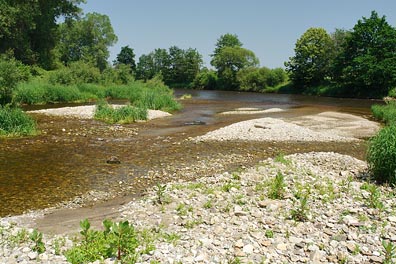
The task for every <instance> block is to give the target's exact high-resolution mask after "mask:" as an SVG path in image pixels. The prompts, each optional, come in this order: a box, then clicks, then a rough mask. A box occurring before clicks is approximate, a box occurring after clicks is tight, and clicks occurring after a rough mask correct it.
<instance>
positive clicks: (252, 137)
mask: <svg viewBox="0 0 396 264" xmlns="http://www.w3.org/2000/svg"><path fill="white" fill-rule="evenodd" d="M193 140H195V141H210V140H218V141H227V140H248V141H280V142H285V141H286V142H287V141H309V142H312V141H321V142H328V141H337V142H339V141H342V142H348V141H356V140H357V139H356V138H352V137H343V136H338V135H336V134H334V133H328V132H325V131H321V132H318V131H314V130H312V129H310V128H306V127H303V126H299V125H296V124H293V123H291V122H286V121H283V120H281V119H276V118H270V117H266V118H259V119H252V120H247V121H242V122H238V123H235V124H232V125H229V126H226V127H223V128H220V129H218V130H215V131H211V132H209V133H207V134H205V135H203V136H199V137H196V138H194V139H193Z"/></svg>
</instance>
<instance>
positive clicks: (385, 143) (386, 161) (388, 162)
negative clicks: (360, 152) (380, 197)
mask: <svg viewBox="0 0 396 264" xmlns="http://www.w3.org/2000/svg"><path fill="white" fill-rule="evenodd" d="M367 162H368V165H369V169H370V171H371V173H372V175H373V177H374V179H375V180H377V181H378V182H379V183H389V184H391V185H395V184H396V125H391V126H387V127H384V128H382V129H381V130H380V131H379V132H378V134H377V135H375V136H374V137H373V138H371V139H370V141H369V147H368V151H367Z"/></svg>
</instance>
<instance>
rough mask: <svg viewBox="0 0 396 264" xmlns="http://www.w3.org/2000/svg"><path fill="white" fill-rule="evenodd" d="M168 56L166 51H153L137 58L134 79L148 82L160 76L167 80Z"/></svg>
mask: <svg viewBox="0 0 396 264" xmlns="http://www.w3.org/2000/svg"><path fill="white" fill-rule="evenodd" d="M169 64H170V63H169V54H168V52H167V51H166V49H155V50H154V51H152V52H150V53H149V54H147V55H145V54H143V55H142V56H140V58H139V62H138V63H137V67H136V77H137V79H140V80H145V81H147V80H149V79H152V78H154V76H156V75H161V76H162V78H163V80H165V79H169V77H168V76H169Z"/></svg>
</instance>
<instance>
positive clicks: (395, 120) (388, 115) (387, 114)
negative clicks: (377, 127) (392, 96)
mask: <svg viewBox="0 0 396 264" xmlns="http://www.w3.org/2000/svg"><path fill="white" fill-rule="evenodd" d="M371 111H372V113H373V115H374V117H375V118H376V119H378V120H380V121H383V122H385V124H388V125H396V102H392V101H391V102H388V103H387V104H386V105H373V106H371Z"/></svg>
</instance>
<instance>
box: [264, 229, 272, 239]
mask: <svg viewBox="0 0 396 264" xmlns="http://www.w3.org/2000/svg"><path fill="white" fill-rule="evenodd" d="M264 235H265V237H266V238H274V231H272V229H266V230H265V234H264Z"/></svg>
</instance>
